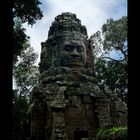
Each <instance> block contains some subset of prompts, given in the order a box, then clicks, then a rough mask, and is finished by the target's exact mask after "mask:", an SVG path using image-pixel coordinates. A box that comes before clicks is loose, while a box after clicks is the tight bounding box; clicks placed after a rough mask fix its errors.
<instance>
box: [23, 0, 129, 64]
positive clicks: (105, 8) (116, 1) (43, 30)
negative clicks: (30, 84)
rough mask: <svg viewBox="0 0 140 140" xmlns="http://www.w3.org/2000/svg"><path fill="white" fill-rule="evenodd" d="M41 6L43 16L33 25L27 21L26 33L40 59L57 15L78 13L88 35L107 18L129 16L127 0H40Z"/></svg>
mask: <svg viewBox="0 0 140 140" xmlns="http://www.w3.org/2000/svg"><path fill="white" fill-rule="evenodd" d="M40 1H41V3H42V4H41V5H40V8H41V10H42V11H43V18H42V19H41V20H37V22H36V23H35V24H34V25H33V26H32V27H31V26H28V25H27V23H25V24H24V25H23V26H24V27H25V28H26V34H27V35H28V36H30V43H31V46H32V47H33V48H34V50H35V52H36V53H38V55H39V57H38V60H37V62H36V64H38V63H39V61H40V52H41V42H44V41H46V40H47V37H48V31H49V28H50V26H51V24H52V22H53V21H54V18H55V17H56V16H57V15H60V14H62V12H71V13H74V14H76V16H77V18H79V19H80V20H81V23H82V25H85V26H86V28H87V33H88V37H90V36H91V35H92V34H93V33H95V32H96V31H98V30H101V27H102V25H103V24H104V23H106V20H107V19H109V18H113V19H114V20H117V19H119V18H121V17H122V16H127V0H40Z"/></svg>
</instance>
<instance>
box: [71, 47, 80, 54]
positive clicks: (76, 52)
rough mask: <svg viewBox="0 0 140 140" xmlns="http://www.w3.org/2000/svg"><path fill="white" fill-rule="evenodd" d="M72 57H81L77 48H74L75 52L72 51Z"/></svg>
mask: <svg viewBox="0 0 140 140" xmlns="http://www.w3.org/2000/svg"><path fill="white" fill-rule="evenodd" d="M71 55H72V56H79V53H78V51H77V49H76V48H74V49H73V51H72V54H71Z"/></svg>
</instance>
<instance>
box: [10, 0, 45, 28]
mask: <svg viewBox="0 0 140 140" xmlns="http://www.w3.org/2000/svg"><path fill="white" fill-rule="evenodd" d="M40 4H41V2H40V1H39V0H14V2H13V15H14V17H19V18H20V19H21V22H22V23H25V22H28V24H30V25H33V24H34V23H35V22H36V20H39V19H41V18H42V17H43V15H42V11H41V10H40V8H39V5H40Z"/></svg>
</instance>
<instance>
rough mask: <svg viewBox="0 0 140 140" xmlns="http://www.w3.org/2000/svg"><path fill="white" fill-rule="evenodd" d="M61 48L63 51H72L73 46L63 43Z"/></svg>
mask: <svg viewBox="0 0 140 140" xmlns="http://www.w3.org/2000/svg"><path fill="white" fill-rule="evenodd" d="M63 50H64V51H73V50H74V46H72V45H65V46H64V47H63Z"/></svg>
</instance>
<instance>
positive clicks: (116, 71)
mask: <svg viewBox="0 0 140 140" xmlns="http://www.w3.org/2000/svg"><path fill="white" fill-rule="evenodd" d="M90 40H91V45H92V46H93V47H94V49H95V54H96V56H99V57H96V61H95V69H96V70H95V71H96V76H97V79H98V81H99V83H98V84H99V86H100V88H102V90H103V91H104V93H105V94H108V95H109V93H111V94H116V95H117V96H118V97H119V98H121V99H122V100H123V101H124V102H126V103H127V84H128V79H127V75H128V74H127V65H128V47H127V17H122V18H120V19H118V20H113V19H107V22H106V23H105V24H103V26H102V30H101V31H97V32H96V33H95V34H93V35H92V36H91V37H90ZM114 52H115V53H114ZM112 53H114V54H115V55H114V56H113V57H112V56H111V54H112ZM99 54H100V55H99Z"/></svg>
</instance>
